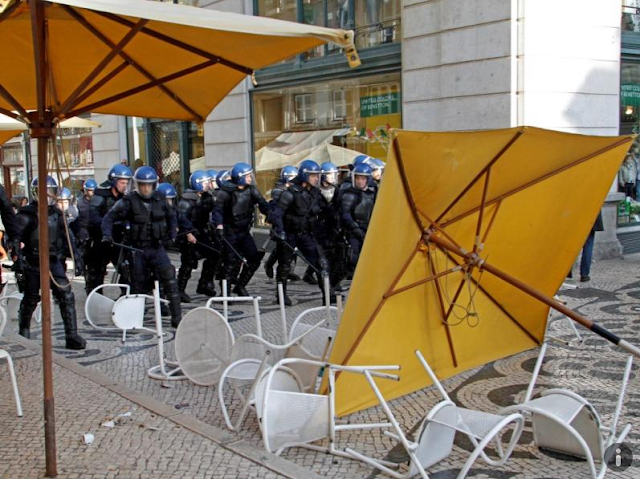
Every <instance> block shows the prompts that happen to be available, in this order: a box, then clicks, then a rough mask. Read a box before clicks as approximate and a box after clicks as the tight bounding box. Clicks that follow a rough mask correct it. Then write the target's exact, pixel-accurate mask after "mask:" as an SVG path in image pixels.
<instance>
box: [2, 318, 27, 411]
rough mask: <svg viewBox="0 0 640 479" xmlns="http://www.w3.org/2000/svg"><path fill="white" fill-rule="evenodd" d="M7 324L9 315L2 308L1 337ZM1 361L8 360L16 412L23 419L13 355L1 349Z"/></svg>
mask: <svg viewBox="0 0 640 479" xmlns="http://www.w3.org/2000/svg"><path fill="white" fill-rule="evenodd" d="M6 324H7V313H6V312H5V310H4V308H3V307H2V306H0V336H2V333H3V332H4V327H5V326H6ZM0 359H6V360H7V365H8V366H9V377H10V378H11V386H12V387H13V398H14V400H15V402H16V410H17V412H18V417H22V402H21V401H20V393H19V392H18V381H17V379H16V372H15V369H14V368H13V360H12V359H11V355H10V354H9V352H8V351H7V350H5V349H0Z"/></svg>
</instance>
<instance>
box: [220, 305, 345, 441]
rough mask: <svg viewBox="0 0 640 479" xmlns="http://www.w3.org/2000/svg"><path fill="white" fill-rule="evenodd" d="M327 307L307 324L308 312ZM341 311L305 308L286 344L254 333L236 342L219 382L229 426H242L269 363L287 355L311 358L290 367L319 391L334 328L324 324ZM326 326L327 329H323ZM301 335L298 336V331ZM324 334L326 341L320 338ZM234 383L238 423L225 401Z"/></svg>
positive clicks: (308, 387)
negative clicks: (246, 386) (246, 389)
mask: <svg viewBox="0 0 640 479" xmlns="http://www.w3.org/2000/svg"><path fill="white" fill-rule="evenodd" d="M319 310H321V311H325V312H326V314H325V316H324V317H322V319H320V320H319V321H317V322H316V323H315V324H312V325H307V324H304V323H303V322H302V320H303V319H304V318H305V316H307V315H309V314H310V313H312V312H315V311H319ZM333 311H335V312H337V309H336V308H335V307H334V306H322V307H319V308H311V309H308V310H306V311H303V312H302V313H300V315H298V317H297V318H296V319H295V320H294V327H292V328H291V331H290V340H289V342H287V343H286V344H282V345H277V344H272V343H269V342H268V341H266V340H265V339H263V338H261V337H259V336H257V335H254V334H245V335H243V336H240V337H239V338H238V339H237V341H235V342H234V344H233V347H232V349H231V357H230V361H229V363H228V366H227V367H226V369H225V370H224V372H223V373H222V375H221V376H220V379H219V384H218V399H219V402H220V408H221V410H222V415H223V417H224V420H225V423H226V425H227V427H228V428H229V429H231V430H232V431H233V430H236V429H238V428H239V427H240V426H241V424H242V422H243V421H244V419H245V417H246V414H247V412H248V409H249V406H253V405H254V404H255V396H254V391H255V388H256V385H257V383H258V382H259V381H260V379H261V377H262V374H263V373H264V372H265V371H267V370H268V369H269V367H270V366H271V365H272V364H273V363H275V362H277V361H279V360H281V359H284V358H297V359H307V360H311V362H298V363H294V364H292V365H291V366H290V367H289V368H290V369H291V370H292V371H293V372H294V373H295V374H296V377H297V378H298V379H299V381H300V383H301V384H302V388H303V389H304V390H305V391H308V392H315V389H316V385H317V381H318V379H319V378H318V376H319V371H320V368H321V366H319V364H321V363H322V362H323V361H324V360H325V359H326V357H327V356H328V354H329V351H330V345H331V341H332V337H333V331H331V330H328V329H326V328H322V326H324V325H325V324H326V322H327V315H328V314H330V313H331V312H333ZM323 329H324V331H322V330H323ZM296 333H297V334H298V336H294V335H295V334H296ZM321 338H324V345H323V346H319V345H318V341H322V339H321ZM227 381H229V382H230V383H232V387H233V389H234V393H235V395H236V396H237V397H238V399H239V400H240V402H241V404H242V408H241V412H240V415H239V417H238V419H237V420H236V421H235V423H232V421H231V418H230V414H229V412H228V409H227V405H226V403H225V401H224V393H225V384H226V383H227ZM243 384H250V385H251V387H250V390H249V392H248V394H247V395H246V396H245V395H243V394H242V392H241V389H240V387H241V386H242V385H243Z"/></svg>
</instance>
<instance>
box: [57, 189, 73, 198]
mask: <svg viewBox="0 0 640 479" xmlns="http://www.w3.org/2000/svg"><path fill="white" fill-rule="evenodd" d="M71 198H73V194H72V193H71V190H70V189H69V188H62V189H61V190H60V194H59V195H58V199H59V200H70V199H71Z"/></svg>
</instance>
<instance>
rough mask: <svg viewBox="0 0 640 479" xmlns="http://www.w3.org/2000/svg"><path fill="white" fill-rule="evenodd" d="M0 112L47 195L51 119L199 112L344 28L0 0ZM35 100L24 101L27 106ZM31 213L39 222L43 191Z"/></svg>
mask: <svg viewBox="0 0 640 479" xmlns="http://www.w3.org/2000/svg"><path fill="white" fill-rule="evenodd" d="M0 38H1V39H2V41H3V45H4V46H5V48H2V49H0V113H3V114H5V115H8V116H10V117H12V118H15V119H19V120H21V121H24V122H25V123H27V124H28V125H29V129H30V134H31V137H32V138H37V139H38V176H39V181H38V187H39V191H38V196H39V197H40V198H46V189H45V188H46V181H45V175H46V174H47V148H48V142H49V141H50V140H51V139H52V138H53V135H54V127H55V126H56V125H57V124H58V123H59V122H60V121H61V120H64V119H66V118H70V117H73V116H77V115H80V114H81V113H86V112H99V113H111V114H118V115H130V116H140V117H157V118H167V119H175V120H191V121H196V122H203V121H204V120H205V119H206V118H207V116H208V115H209V113H210V112H211V110H212V109H213V108H214V107H215V106H216V105H217V104H218V103H219V102H220V101H221V100H222V99H223V98H224V97H225V95H226V94H227V93H228V92H229V91H231V90H232V89H233V88H234V87H235V86H236V85H237V84H238V83H240V82H241V81H242V80H243V79H245V77H246V76H247V75H253V72H254V71H255V70H257V69H260V68H263V67H265V66H267V65H270V64H272V63H276V62H279V61H282V60H285V59H287V58H289V57H291V56H293V55H295V54H297V53H300V52H303V51H305V50H309V49H311V48H314V47H316V46H318V45H322V44H323V43H326V42H332V43H335V44H336V45H338V46H340V47H343V48H344V49H345V52H346V55H347V61H348V62H349V64H350V65H351V66H357V65H358V64H359V59H358V55H357V53H356V51H355V48H354V47H353V32H348V31H345V30H336V29H329V28H322V27H315V26H311V25H304V24H298V23H291V22H284V21H279V20H272V19H268V18H261V17H254V16H246V15H238V14H233V13H226V12H219V11H213V10H206V9H200V8H195V7H188V6H183V5H173V4H168V3H162V2H150V1H145V0H0ZM32 110H35V111H32ZM38 214H39V217H40V221H41V222H42V223H41V224H42V225H46V217H47V202H46V201H40V202H39V208H38ZM39 241H40V245H41V251H42V254H41V255H40V264H39V267H40V273H41V274H40V285H41V291H42V351H43V362H44V367H43V371H44V405H45V449H46V459H47V461H46V463H47V475H49V476H51V475H55V474H56V460H55V441H54V440H53V438H54V436H55V423H54V414H53V386H52V381H51V310H50V295H51V292H50V289H49V256H48V254H47V248H48V244H49V240H48V229H47V228H46V227H41V228H39Z"/></svg>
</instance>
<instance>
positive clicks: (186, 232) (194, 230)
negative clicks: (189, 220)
mask: <svg viewBox="0 0 640 479" xmlns="http://www.w3.org/2000/svg"><path fill="white" fill-rule="evenodd" d="M193 233H198V230H196V229H193V230H189V231H185V232H184V233H178V234H177V235H176V238H178V237H180V236H184V235H188V234H193Z"/></svg>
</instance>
